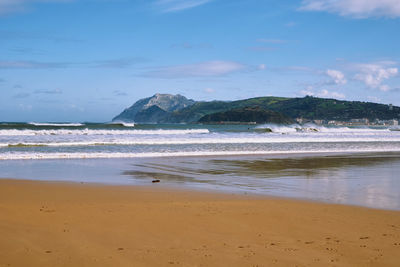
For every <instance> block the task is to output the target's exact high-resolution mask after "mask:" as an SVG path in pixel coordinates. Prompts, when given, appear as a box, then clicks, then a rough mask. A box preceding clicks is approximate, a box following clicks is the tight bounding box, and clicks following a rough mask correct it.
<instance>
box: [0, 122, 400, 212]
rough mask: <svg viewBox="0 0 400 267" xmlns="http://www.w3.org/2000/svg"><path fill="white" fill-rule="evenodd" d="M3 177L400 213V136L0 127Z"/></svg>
mask: <svg viewBox="0 0 400 267" xmlns="http://www.w3.org/2000/svg"><path fill="white" fill-rule="evenodd" d="M0 177H1V178H8V179H30V180H45V181H64V182H65V181H66V182H80V183H101V184H117V185H151V186H171V187H179V188H190V189H195V190H206V191H223V192H228V193H235V194H249V195H269V196H277V197H289V198H299V199H308V200H316V201H323V202H329V203H339V204H350V205H360V206H366V207H371V208H380V209H395V210H400V128H399V127H398V126H379V127H378V126H376V127H368V126H358V127H339V126H318V125H313V124H308V125H285V126H282V125H271V124H265V125H201V124H134V123H122V122H118V123H38V122H29V123H10V122H0ZM154 180H159V181H160V182H159V183H152V182H153V181H154Z"/></svg>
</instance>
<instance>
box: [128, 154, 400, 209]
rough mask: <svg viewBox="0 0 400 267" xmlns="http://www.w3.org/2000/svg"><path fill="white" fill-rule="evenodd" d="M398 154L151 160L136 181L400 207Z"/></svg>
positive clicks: (139, 168) (135, 171) (135, 173)
mask: <svg viewBox="0 0 400 267" xmlns="http://www.w3.org/2000/svg"><path fill="white" fill-rule="evenodd" d="M399 171H400V154H399V153H374V154H371V153H369V154H347V155H326V154H325V155H308V156H306V155H297V156H293V155H291V156H290V157H289V156H288V155H286V156H285V155H281V156H279V155H275V156H247V157H243V156H242V157H228V158H227V157H224V158H223V159H221V158H215V157H212V158H211V157H195V158H180V159H178V158H174V159H172V160H171V159H160V158H159V159H147V160H145V161H142V162H140V163H137V164H134V165H133V166H132V169H131V170H128V171H125V172H124V175H130V177H131V178H133V179H134V180H143V179H145V180H149V179H160V180H161V181H162V182H163V183H166V184H172V185H173V184H179V185H186V186H197V187H200V188H204V187H207V188H215V189H224V190H229V191H248V192H255V193H261V194H270V195H276V196H284V197H296V198H307V199H314V200H323V201H329V202H335V203H345V204H356V205H365V206H370V207H377V208H390V209H400V195H399V192H397V191H398V190H396V188H400V181H399V179H397V173H398V172H399Z"/></svg>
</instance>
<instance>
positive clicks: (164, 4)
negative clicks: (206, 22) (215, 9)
mask: <svg viewBox="0 0 400 267" xmlns="http://www.w3.org/2000/svg"><path fill="white" fill-rule="evenodd" d="M211 1H212V0H157V1H155V2H154V5H155V6H156V7H157V8H158V9H160V10H161V11H162V12H164V13H170V12H178V11H182V10H185V9H190V8H194V7H197V6H201V5H204V4H206V3H208V2H211Z"/></svg>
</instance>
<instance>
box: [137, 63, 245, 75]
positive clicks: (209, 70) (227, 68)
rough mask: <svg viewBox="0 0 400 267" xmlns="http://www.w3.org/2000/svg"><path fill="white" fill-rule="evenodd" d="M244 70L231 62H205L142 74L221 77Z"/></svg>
mask: <svg viewBox="0 0 400 267" xmlns="http://www.w3.org/2000/svg"><path fill="white" fill-rule="evenodd" d="M246 68H247V66H245V65H243V64H241V63H238V62H233V61H206V62H201V63H197V64H187V65H177V66H169V67H162V68H159V69H156V70H153V71H149V72H147V73H144V76H147V77H156V78H187V77H206V76H222V75H226V74H229V73H232V72H237V71H242V70H245V69H246Z"/></svg>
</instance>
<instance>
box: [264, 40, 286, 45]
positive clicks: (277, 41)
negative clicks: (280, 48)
mask: <svg viewBox="0 0 400 267" xmlns="http://www.w3.org/2000/svg"><path fill="white" fill-rule="evenodd" d="M257 42H259V43H267V44H284V43H287V41H286V40H281V39H258V40H257Z"/></svg>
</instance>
